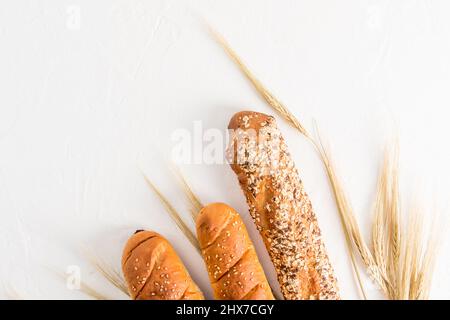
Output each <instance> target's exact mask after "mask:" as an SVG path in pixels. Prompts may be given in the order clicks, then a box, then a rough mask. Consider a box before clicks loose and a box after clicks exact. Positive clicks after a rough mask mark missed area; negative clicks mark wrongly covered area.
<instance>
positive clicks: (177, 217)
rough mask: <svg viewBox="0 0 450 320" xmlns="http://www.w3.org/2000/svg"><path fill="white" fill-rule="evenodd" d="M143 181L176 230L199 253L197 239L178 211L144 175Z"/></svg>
mask: <svg viewBox="0 0 450 320" xmlns="http://www.w3.org/2000/svg"><path fill="white" fill-rule="evenodd" d="M143 175H144V178H145V181H146V182H147V184H148V185H149V187H150V189H152V190H153V192H154V193H155V194H156V195H157V197H158V199H159V200H160V201H161V203H162V204H163V205H164V207H165V209H166V211H167V213H169V215H170V217H171V218H172V220H173V221H174V222H175V223H176V225H177V226H178V228H179V229H180V230H181V232H183V234H184V236H185V237H186V238H187V239H188V240H189V242H190V243H191V244H192V245H193V246H194V248H195V249H196V250H197V251H198V253H200V246H199V244H198V242H197V238H196V237H195V235H194V234H193V233H192V231H191V229H189V227H188V226H187V225H186V223H185V222H184V221H183V219H182V218H181V215H180V214H179V213H178V211H177V210H176V209H175V208H174V207H173V206H172V205H171V204H170V202H169V200H167V198H166V197H164V195H163V194H162V192H161V191H159V189H158V188H157V187H156V186H155V185H154V184H153V183H152V182H151V181H150V179H149V178H148V177H147V176H146V175H145V174H143Z"/></svg>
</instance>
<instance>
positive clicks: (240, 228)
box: [196, 203, 274, 300]
mask: <svg viewBox="0 0 450 320" xmlns="http://www.w3.org/2000/svg"><path fill="white" fill-rule="evenodd" d="M196 224H197V237H198V240H199V243H200V248H201V251H202V255H203V258H204V260H205V264H206V266H207V270H208V274H209V279H210V282H211V286H212V288H213V291H214V296H215V298H216V299H217V300H272V299H274V297H273V295H272V291H271V289H270V286H269V284H268V282H267V279H266V276H265V275H264V271H263V269H262V267H261V264H260V263H259V260H258V257H257V255H256V252H255V248H254V247H253V244H252V242H251V240H250V238H249V236H248V233H247V229H246V228H245V225H244V223H243V222H242V219H241V217H240V216H239V214H238V213H237V212H236V211H235V210H234V209H233V208H231V207H230V206H228V205H226V204H224V203H212V204H209V205H207V206H205V207H204V208H203V209H202V210H201V211H200V213H199V215H198V217H197V222H196Z"/></svg>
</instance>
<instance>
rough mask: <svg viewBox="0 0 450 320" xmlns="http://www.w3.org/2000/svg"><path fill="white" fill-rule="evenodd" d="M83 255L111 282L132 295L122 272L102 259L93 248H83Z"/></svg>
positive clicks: (127, 294)
mask: <svg viewBox="0 0 450 320" xmlns="http://www.w3.org/2000/svg"><path fill="white" fill-rule="evenodd" d="M83 255H84V256H85V257H86V258H87V259H88V261H89V262H90V263H91V264H92V265H93V266H94V268H95V269H96V270H97V271H98V272H99V273H100V274H101V275H102V276H103V277H104V278H105V279H106V280H107V281H108V282H109V283H111V284H112V285H113V286H114V287H116V288H117V289H119V290H120V291H121V292H123V293H124V294H125V295H126V296H130V294H129V293H128V289H127V286H126V285H125V280H124V279H123V277H122V275H121V274H120V272H118V271H117V270H115V269H114V268H113V267H111V266H110V265H108V264H107V263H106V262H105V261H103V260H102V259H100V258H99V257H98V256H97V255H96V254H95V253H94V252H93V251H92V250H89V249H88V248H84V249H83Z"/></svg>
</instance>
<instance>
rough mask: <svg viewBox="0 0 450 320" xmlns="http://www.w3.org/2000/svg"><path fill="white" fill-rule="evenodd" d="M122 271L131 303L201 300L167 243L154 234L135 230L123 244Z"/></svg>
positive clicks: (196, 289) (195, 287)
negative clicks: (132, 300) (134, 301)
mask: <svg viewBox="0 0 450 320" xmlns="http://www.w3.org/2000/svg"><path fill="white" fill-rule="evenodd" d="M122 271H123V274H124V276H125V280H126V282H127V285H128V291H129V293H130V296H131V297H132V298H133V299H134V300H203V299H204V297H203V294H202V292H201V291H200V290H199V288H198V287H197V285H196V284H195V283H194V281H193V280H192V279H191V277H190V276H189V273H188V272H187V270H186V268H185V267H184V265H183V262H181V260H180V258H179V257H178V255H177V254H176V252H175V250H174V249H173V248H172V246H171V245H170V243H169V242H168V241H167V240H166V239H165V238H163V237H162V236H161V235H159V234H158V233H156V232H152V231H142V230H138V231H136V233H135V234H134V235H132V236H131V237H130V238H129V239H128V242H127V243H126V245H125V248H124V250H123V255H122Z"/></svg>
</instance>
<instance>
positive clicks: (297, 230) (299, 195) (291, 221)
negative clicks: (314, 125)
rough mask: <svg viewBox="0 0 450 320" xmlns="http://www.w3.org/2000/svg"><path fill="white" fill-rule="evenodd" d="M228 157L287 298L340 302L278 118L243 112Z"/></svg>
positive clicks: (235, 120) (233, 121) (233, 127)
mask: <svg viewBox="0 0 450 320" xmlns="http://www.w3.org/2000/svg"><path fill="white" fill-rule="evenodd" d="M229 129H230V130H231V131H230V134H231V139H230V141H231V145H230V146H229V148H228V157H229V159H230V163H231V167H232V169H233V171H234V172H235V173H236V175H237V177H238V180H239V183H240V185H241V188H242V190H243V191H244V194H245V196H246V199H247V203H248V205H249V210H250V214H251V216H252V218H253V220H254V222H255V225H256V227H257V229H258V231H259V232H260V234H261V236H262V238H263V240H264V243H265V245H266V248H267V250H268V252H269V255H270V257H271V259H272V262H273V264H274V266H275V269H276V271H277V276H278V281H279V282H280V286H281V291H282V293H283V295H284V297H285V299H289V300H297V299H339V293H338V288H337V283H336V278H335V276H334V271H333V268H332V267H331V265H330V262H329V259H328V256H327V254H326V251H325V247H324V244H323V241H322V239H321V234H320V229H319V227H318V224H317V219H316V216H315V214H314V211H313V209H312V206H311V202H310V200H309V197H308V195H307V194H306V192H305V191H304V188H303V183H302V181H301V180H300V178H299V175H298V172H297V170H296V168H295V166H294V163H293V161H292V159H291V156H290V154H289V152H288V151H287V146H286V144H285V142H284V139H283V137H282V135H281V133H280V131H279V130H278V128H277V126H276V123H275V119H274V118H273V117H271V116H269V115H266V114H262V113H257V112H252V111H242V112H239V113H237V114H235V115H234V116H233V117H232V119H231V121H230V124H229Z"/></svg>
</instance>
